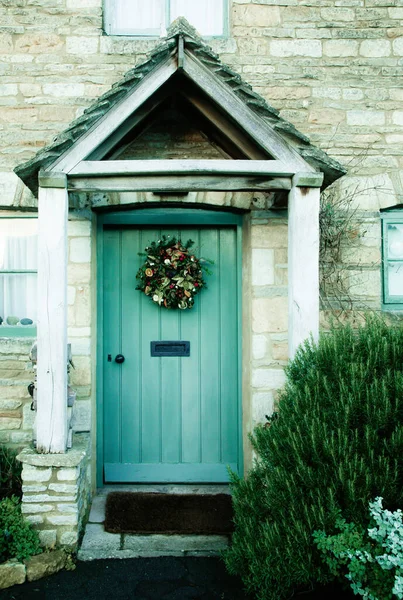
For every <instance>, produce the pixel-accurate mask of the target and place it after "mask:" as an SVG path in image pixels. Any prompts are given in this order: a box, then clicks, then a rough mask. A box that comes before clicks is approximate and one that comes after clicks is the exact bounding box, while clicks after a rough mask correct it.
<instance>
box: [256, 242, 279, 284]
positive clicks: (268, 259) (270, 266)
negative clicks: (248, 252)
mask: <svg viewBox="0 0 403 600" xmlns="http://www.w3.org/2000/svg"><path fill="white" fill-rule="evenodd" d="M273 283H274V250H264V249H261V248H253V250H252V285H273Z"/></svg>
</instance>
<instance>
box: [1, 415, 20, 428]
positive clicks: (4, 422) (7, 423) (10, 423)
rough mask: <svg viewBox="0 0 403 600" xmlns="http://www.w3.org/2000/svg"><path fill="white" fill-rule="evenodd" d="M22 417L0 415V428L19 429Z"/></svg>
mask: <svg viewBox="0 0 403 600" xmlns="http://www.w3.org/2000/svg"><path fill="white" fill-rule="evenodd" d="M21 423H22V419H14V418H10V417H0V429H19V428H20V427H21Z"/></svg>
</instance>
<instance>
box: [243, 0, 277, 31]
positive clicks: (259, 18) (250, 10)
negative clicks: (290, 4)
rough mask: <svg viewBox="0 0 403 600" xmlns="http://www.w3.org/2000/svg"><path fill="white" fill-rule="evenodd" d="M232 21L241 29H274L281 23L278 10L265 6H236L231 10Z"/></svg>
mask: <svg viewBox="0 0 403 600" xmlns="http://www.w3.org/2000/svg"><path fill="white" fill-rule="evenodd" d="M233 20H234V21H233V23H234V25H241V26H243V27H262V26H264V27H274V26H275V25H279V24H280V23H281V17H280V9H279V7H278V6H268V5H265V4H249V5H248V6H239V5H238V6H234V9H233Z"/></svg>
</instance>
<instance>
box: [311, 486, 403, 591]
mask: <svg viewBox="0 0 403 600" xmlns="http://www.w3.org/2000/svg"><path fill="white" fill-rule="evenodd" d="M369 508H370V515H371V520H372V524H373V525H374V526H373V527H370V528H369V529H368V530H367V531H366V530H364V529H362V528H360V527H358V526H357V525H355V524H354V523H347V522H346V521H345V520H344V519H342V518H339V519H338V520H337V521H336V527H337V528H338V529H339V530H340V533H337V534H335V535H327V534H326V533H325V532H324V531H315V533H314V539H315V543H316V545H317V546H318V548H319V550H320V551H321V553H322V555H323V559H324V561H325V563H326V564H327V565H328V567H329V568H330V571H331V572H332V574H333V575H335V576H338V577H340V576H342V577H346V578H347V579H348V581H349V582H350V586H351V588H352V590H353V592H354V594H356V595H359V596H362V597H363V598H364V600H394V599H395V598H398V599H399V600H402V599H403V523H402V511H401V510H396V511H395V512H391V511H389V510H386V509H383V508H382V498H376V499H375V500H374V502H370V503H369Z"/></svg>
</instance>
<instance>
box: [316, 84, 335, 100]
mask: <svg viewBox="0 0 403 600" xmlns="http://www.w3.org/2000/svg"><path fill="white" fill-rule="evenodd" d="M312 97H313V98H331V99H332V100H340V98H341V88H340V87H323V86H320V87H314V88H313V90H312Z"/></svg>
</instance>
